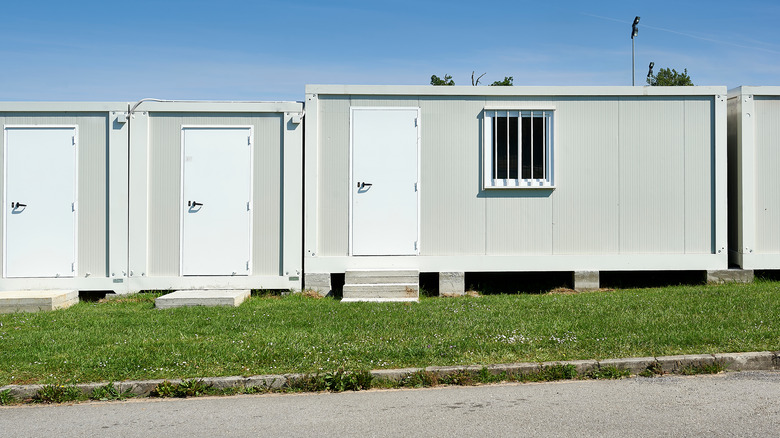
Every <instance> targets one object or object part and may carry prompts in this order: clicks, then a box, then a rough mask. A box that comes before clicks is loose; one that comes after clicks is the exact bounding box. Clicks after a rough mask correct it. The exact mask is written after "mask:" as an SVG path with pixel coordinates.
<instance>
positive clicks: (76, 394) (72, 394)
mask: <svg viewBox="0 0 780 438" xmlns="http://www.w3.org/2000/svg"><path fill="white" fill-rule="evenodd" d="M85 399H86V397H85V396H84V394H83V393H82V392H81V391H80V390H79V389H78V388H76V387H75V386H65V385H44V386H43V387H42V388H41V389H39V390H38V394H37V395H36V397H35V400H36V401H39V402H43V403H65V402H69V401H78V400H85Z"/></svg>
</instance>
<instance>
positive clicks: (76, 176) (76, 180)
mask: <svg viewBox="0 0 780 438" xmlns="http://www.w3.org/2000/svg"><path fill="white" fill-rule="evenodd" d="M9 129H72V130H73V142H74V143H75V144H74V145H73V275H72V276H71V277H66V278H76V277H78V273H79V258H78V254H79V125H76V124H73V125H61V124H51V125H49V124H44V125H34V124H20V125H5V126H3V209H2V214H3V278H9V277H8V238H7V236H8V220H7V218H8V130H9ZM12 278H17V277H12ZM19 278H30V277H19ZM32 278H38V277H32ZM44 278H48V277H44ZM53 278H56V277H53Z"/></svg>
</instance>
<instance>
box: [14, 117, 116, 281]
mask: <svg viewBox="0 0 780 438" xmlns="http://www.w3.org/2000/svg"><path fill="white" fill-rule="evenodd" d="M126 112H127V104H126V103H82V102H75V103H73V102H57V103H44V102H41V103H33V102H3V103H0V129H2V140H1V141H2V164H0V184H1V185H2V198H3V208H2V215H0V222H2V254H0V258H1V259H2V278H1V279H0V291H29V290H56V289H61V290H62V289H68V290H105V291H114V292H120V293H121V292H124V291H125V290H126V282H125V279H126V273H127V156H128V155H127V151H128V137H127V134H128V130H127V124H126V122H125V117H124V114H125V113H126Z"/></svg>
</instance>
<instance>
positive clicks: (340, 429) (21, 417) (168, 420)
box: [0, 372, 780, 437]
mask: <svg viewBox="0 0 780 438" xmlns="http://www.w3.org/2000/svg"><path fill="white" fill-rule="evenodd" d="M778 431H780V372H742V373H727V374H720V375H715V376H699V377H678V376H673V377H662V378H631V379H623V380H618V381H606V380H601V381H595V380H589V381H566V382H555V383H543V384H504V385H490V386H480V387H441V388H432V389H418V390H384V391H364V392H352V393H341V394H296V395H278V394H274V395H260V396H237V397H208V398H196V399H186V400H184V399H177V400H169V399H168V400H160V399H143V400H134V401H127V402H105V403H82V404H76V405H60V406H18V407H4V408H0V436H3V437H16V436H19V437H41V436H122V437H136V436H137V437H158V436H167V437H178V436H189V437H194V436H247V437H249V436H251V437H254V436H285V437H287V436H360V437H370V436H441V437H452V436H563V437H566V436H572V437H583V436H619V437H626V436H702V435H707V436H778V433H779V432H778Z"/></svg>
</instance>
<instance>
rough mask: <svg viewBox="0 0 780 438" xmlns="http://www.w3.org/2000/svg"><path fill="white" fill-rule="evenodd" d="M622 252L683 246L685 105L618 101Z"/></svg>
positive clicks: (670, 249) (680, 249)
mask: <svg viewBox="0 0 780 438" xmlns="http://www.w3.org/2000/svg"><path fill="white" fill-rule="evenodd" d="M618 117H619V129H620V133H619V136H620V150H619V154H620V162H619V167H620V182H619V184H620V252H621V253H645V254H648V253H678V254H679V253H683V252H684V250H685V217H684V215H685V199H684V198H685V196H684V193H685V191H684V189H683V188H682V187H681V185H682V184H683V181H684V179H685V175H684V172H685V161H684V160H685V143H684V139H685V129H684V128H685V126H684V103H683V102H681V101H680V100H673V99H653V98H647V97H643V98H630V97H626V98H623V99H622V100H621V101H620V111H619V115H618Z"/></svg>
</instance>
